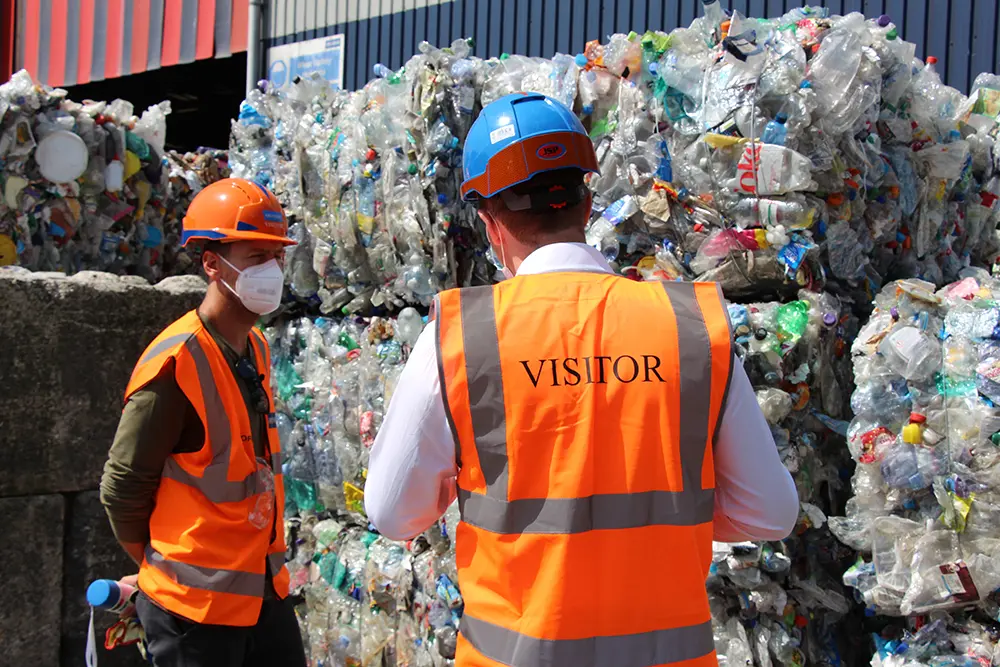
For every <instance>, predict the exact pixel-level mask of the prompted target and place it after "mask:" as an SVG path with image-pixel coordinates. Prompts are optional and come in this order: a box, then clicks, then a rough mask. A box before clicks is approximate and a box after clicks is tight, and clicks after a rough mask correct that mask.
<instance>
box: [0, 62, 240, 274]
mask: <svg viewBox="0 0 1000 667" xmlns="http://www.w3.org/2000/svg"><path fill="white" fill-rule="evenodd" d="M169 113H170V103H169V102H161V103H160V104H158V105H155V106H151V107H149V109H147V110H146V111H144V112H143V114H142V116H141V117H139V118H137V117H135V116H134V115H133V108H132V105H131V104H129V103H128V102H126V101H124V100H115V101H113V102H111V103H107V102H92V101H85V102H83V103H77V102H73V101H71V100H69V99H68V98H67V97H66V91H65V90H62V89H52V88H48V87H44V86H39V85H37V84H35V83H34V82H33V81H32V79H31V76H30V75H29V74H28V72H26V71H23V70H22V71H20V72H18V73H16V74H15V75H14V76H13V77H11V79H10V81H8V82H7V83H4V84H3V85H0V171H2V177H3V192H2V197H0V266H4V265H11V264H19V265H21V266H24V267H26V268H28V269H31V270H42V271H61V272H64V273H67V274H70V273H76V272H78V271H83V270H98V271H107V272H111V273H119V274H121V273H129V274H135V275H140V276H142V277H144V278H146V279H147V280H149V281H150V282H156V281H158V280H159V279H160V278H163V277H165V276H169V275H175V274H180V273H188V272H191V271H192V270H193V268H192V263H191V261H190V258H188V257H187V255H186V253H184V252H183V251H181V250H180V220H181V217H182V216H183V212H184V209H185V208H186V206H187V203H188V202H189V201H190V198H191V193H192V192H197V190H200V189H201V188H202V187H204V185H205V184H207V183H209V182H211V180H212V179H217V178H219V177H220V176H221V175H223V174H224V172H225V170H226V169H227V167H226V160H225V154H224V153H221V152H218V151H215V152H205V153H203V154H202V156H201V157H200V158H199V157H195V156H193V155H188V156H185V155H180V154H177V153H173V152H167V151H166V150H165V148H164V142H165V139H166V129H167V126H166V115H167V114H169ZM220 167H221V169H220Z"/></svg>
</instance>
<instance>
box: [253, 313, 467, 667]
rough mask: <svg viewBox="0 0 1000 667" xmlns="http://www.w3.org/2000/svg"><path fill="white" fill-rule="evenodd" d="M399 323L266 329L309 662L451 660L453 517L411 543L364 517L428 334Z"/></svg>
mask: <svg viewBox="0 0 1000 667" xmlns="http://www.w3.org/2000/svg"><path fill="white" fill-rule="evenodd" d="M423 324H424V318H422V317H421V316H420V315H419V314H418V313H417V312H416V311H414V310H413V309H412V308H411V309H409V310H403V311H402V312H401V313H400V316H399V318H397V319H394V320H389V319H381V318H371V319H362V318H357V319H354V318H345V319H342V320H340V321H334V320H331V319H326V318H316V319H312V318H308V317H303V318H299V319H294V320H289V321H285V322H283V323H279V324H277V325H276V326H274V327H272V328H270V329H268V330H267V331H266V335H267V336H268V339H269V340H270V341H271V343H272V363H273V366H274V368H273V372H274V374H273V381H274V383H275V387H274V389H275V403H276V408H277V411H278V415H277V425H278V430H279V434H280V436H281V441H282V447H283V453H284V456H285V457H286V463H285V464H284V474H285V498H286V520H287V526H288V531H289V532H290V534H291V536H292V539H290V540H289V544H290V545H292V547H291V549H290V554H289V564H288V568H289V572H290V575H291V587H292V590H293V591H295V592H299V593H301V594H302V595H303V596H304V598H305V608H306V613H305V614H303V616H302V625H303V636H304V637H305V639H306V644H307V649H308V652H309V655H310V664H311V665H324V664H326V665H329V664H334V665H362V664H365V665H367V664H386V665H427V666H430V665H435V666H441V665H448V664H452V662H451V660H452V659H453V658H454V652H455V641H456V632H457V628H458V620H459V618H460V614H461V608H462V598H461V595H460V594H459V592H458V590H457V587H456V583H455V582H456V581H457V576H456V572H455V562H454V561H455V556H454V550H453V548H452V545H451V542H450V539H449V531H448V527H449V526H451V527H454V526H455V525H456V523H457V505H455V506H453V507H452V508H451V509H450V510H449V511H448V514H447V515H446V517H445V518H444V519H443V520H442V521H440V522H439V523H438V524H437V525H435V526H434V527H433V528H432V529H431V530H428V531H427V532H426V533H425V534H424V535H422V536H419V537H417V538H415V539H413V540H411V541H409V542H408V543H406V544H402V543H397V542H392V541H390V540H388V539H386V538H384V537H381V536H379V535H378V534H376V533H374V532H372V531H371V530H370V527H369V525H368V521H367V519H366V518H365V514H364V502H363V498H364V483H365V474H366V471H367V467H368V453H369V448H370V447H371V445H372V443H373V441H374V438H375V434H376V432H377V430H378V427H379V425H380V424H381V421H382V416H383V414H384V411H385V408H386V406H387V405H388V402H389V400H390V398H391V395H392V391H393V388H394V385H395V382H396V380H397V379H398V377H399V373H400V372H401V371H402V368H403V363H404V362H405V359H406V356H407V354H408V353H409V349H410V347H411V346H412V344H413V343H414V342H415V341H416V338H417V336H418V335H419V333H420V331H421V329H422V328H423Z"/></svg>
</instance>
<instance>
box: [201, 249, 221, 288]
mask: <svg viewBox="0 0 1000 667" xmlns="http://www.w3.org/2000/svg"><path fill="white" fill-rule="evenodd" d="M221 264H222V262H220V261H219V256H218V255H217V254H215V253H214V252H212V251H211V250H206V251H204V252H202V253H201V270H202V271H204V272H205V277H207V278H208V280H209V282H211V281H213V280H215V279H216V278H218V277H219V275H220V274H221V270H222V266H221Z"/></svg>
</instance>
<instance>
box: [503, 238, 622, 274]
mask: <svg viewBox="0 0 1000 667" xmlns="http://www.w3.org/2000/svg"><path fill="white" fill-rule="evenodd" d="M561 271H567V272H581V273H614V271H612V270H611V266H610V265H609V264H608V262H607V260H606V259H604V256H603V255H602V254H601V253H600V252H599V251H598V250H597V249H596V248H593V247H591V246H589V245H587V244H586V243H550V244H549V245H543V246H542V247H541V248H537V249H535V251H534V252H532V253H531V254H530V255H528V256H527V257H525V258H524V261H523V262H521V266H519V267H518V268H517V275H519V276H529V275H534V274H538V273H556V272H561Z"/></svg>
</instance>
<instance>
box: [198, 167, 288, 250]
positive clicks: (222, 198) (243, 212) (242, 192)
mask: <svg viewBox="0 0 1000 667" xmlns="http://www.w3.org/2000/svg"><path fill="white" fill-rule="evenodd" d="M197 241H202V242H203V241H221V242H223V243H229V242H232V241H276V242H278V243H281V244H283V245H294V244H295V241H293V240H292V239H290V238H288V218H286V217H285V211H284V210H283V209H282V208H281V203H280V202H279V201H278V198H277V197H275V196H274V193H273V192H271V191H270V190H268V189H267V188H265V187H264V186H262V185H259V184H257V183H254V182H253V181H247V180H244V179H242V178H224V179H222V180H221V181H216V182H215V183H212V184H211V185H208V186H206V187H205V188H204V189H203V190H202V191H201V192H199V193H198V194H197V195H195V198H194V200H193V201H192V202H191V204H190V205H189V206H188V209H187V214H186V215H185V216H184V224H183V233H182V234H181V245H185V246H186V245H187V244H188V243H191V242H197Z"/></svg>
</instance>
